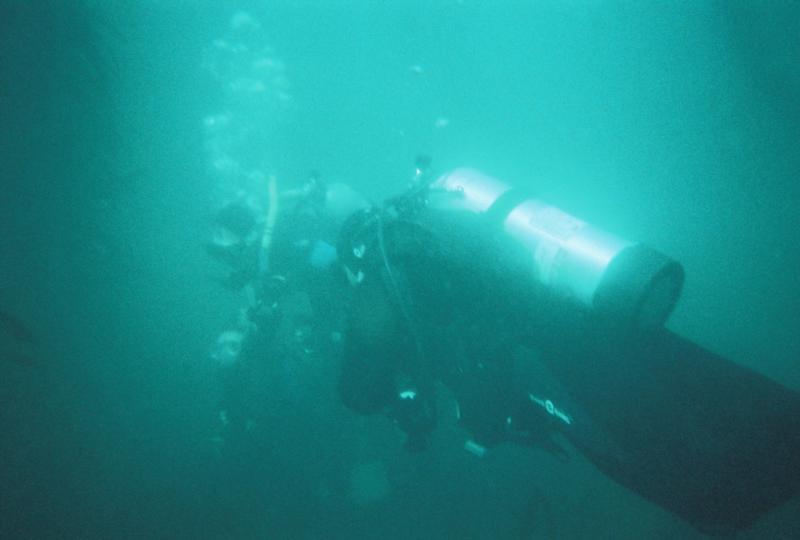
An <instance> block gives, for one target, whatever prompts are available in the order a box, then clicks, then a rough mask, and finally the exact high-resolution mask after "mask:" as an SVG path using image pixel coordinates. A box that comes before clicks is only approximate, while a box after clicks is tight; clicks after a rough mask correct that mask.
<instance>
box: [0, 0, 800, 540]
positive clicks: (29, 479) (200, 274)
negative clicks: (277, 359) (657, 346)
mask: <svg viewBox="0 0 800 540" xmlns="http://www.w3.org/2000/svg"><path fill="white" fill-rule="evenodd" d="M240 9H245V10H247V11H248V12H249V13H251V14H252V15H253V16H254V17H256V18H257V19H258V20H259V21H260V22H261V25H262V29H261V30H262V32H263V35H264V36H265V39H266V40H267V41H268V42H269V45H270V47H271V49H272V51H273V53H272V56H271V58H273V59H274V60H276V61H279V62H281V63H282V65H283V67H282V68H281V72H282V74H283V76H284V77H285V81H286V85H287V86H286V88H285V90H286V94H287V96H286V99H285V100H284V101H282V102H281V103H280V104H277V105H276V104H275V103H274V102H270V103H272V105H270V106H273V107H274V108H273V109H271V111H270V113H269V114H268V115H266V116H265V117H263V118H259V122H262V124H260V125H261V128H260V129H263V133H264V137H265V138H264V144H263V157H260V158H259V159H261V160H262V161H261V164H262V165H263V166H264V167H265V168H267V169H268V172H270V173H274V174H276V175H277V176H278V178H279V181H280V182H281V183H282V184H284V185H296V184H297V183H298V182H300V181H301V180H302V179H304V178H305V177H306V175H307V173H308V171H310V170H312V169H315V170H319V171H321V172H322V173H323V174H324V175H325V176H326V177H328V178H332V179H342V180H346V181H347V182H349V183H350V184H352V185H353V186H354V187H356V188H358V189H359V190H361V191H362V192H364V193H365V194H366V195H367V196H368V197H370V198H372V199H374V200H379V199H381V198H383V197H386V196H389V195H391V194H393V193H396V192H398V191H400V190H402V189H403V187H404V186H405V183H406V181H407V179H408V176H409V173H410V170H411V167H412V165H413V161H414V158H415V156H416V155H417V154H419V153H426V154H429V155H430V156H432V158H433V162H434V165H435V167H436V169H437V170H440V171H444V170H447V169H449V168H452V167H456V166H462V165H467V166H471V167H476V168H479V169H482V170H485V171H486V172H488V173H490V174H492V175H494V176H497V177H500V178H503V179H505V180H507V181H509V182H511V183H514V184H515V185H520V186H527V187H529V188H531V189H532V190H535V192H536V193H538V194H540V196H541V198H543V199H545V200H548V201H550V202H552V203H554V204H557V205H558V206H560V207H561V208H564V209H566V210H568V211H570V212H571V213H573V214H575V215H577V216H580V217H582V218H584V219H586V220H588V221H590V222H592V223H595V224H597V225H599V226H601V227H603V228H605V229H607V230H610V231H614V232H616V233H618V234H620V235H622V236H624V237H627V238H632V239H639V240H643V241H646V242H647V243H649V244H650V245H653V246H656V247H657V248H659V249H660V250H661V251H663V252H665V253H668V254H669V255H671V256H672V257H674V258H675V259H677V260H679V261H681V262H682V263H683V265H684V266H685V269H686V273H687V281H686V288H685V290H684V294H683V297H682V299H681V302H680V303H679V305H678V308H677V309H676V311H675V313H674V315H673V316H672V319H671V321H670V323H669V326H670V328H671V329H672V330H674V331H676V332H678V333H680V334H682V335H684V336H686V337H688V338H690V339H692V340H694V341H697V342H698V343H700V344H702V345H704V346H706V347H709V348H711V349H712V350H714V351H717V352H719V353H721V354H723V355H725V356H727V357H729V358H731V359H732V360H734V361H736V362H740V363H742V364H744V365H747V366H749V367H751V368H753V369H755V370H757V371H759V372H761V373H763V374H765V375H767V376H769V377H771V378H773V379H775V380H777V381H779V382H781V383H783V384H785V385H787V386H789V387H791V388H793V389H795V390H800V367H798V363H797V362H796V359H797V358H798V357H800V332H798V331H797V329H798V328H800V288H798V278H797V269H798V267H800V248H799V247H798V240H800V233H798V230H800V223H799V222H798V221H799V220H798V217H797V208H798V206H799V205H800V184H799V183H798V181H797V180H798V178H800V146H799V145H798V141H800V71H798V69H797V66H798V65H800V6H799V5H798V4H797V3H796V2H790V1H788V0H787V1H774V2H766V3H756V2H744V1H733V2H724V1H719V2H712V1H709V2H688V1H687V2H654V1H653V2H611V1H608V2H606V1H589V0H587V1H564V2H522V1H514V2H510V1H509V2H505V1H495V2H491V1H483V2H479V1H470V0H463V1H432V2H411V1H399V2H365V1H364V2H361V1H359V2H356V1H353V2H349V1H344V0H333V1H331V2H324V1H322V0H320V1H319V2H311V1H303V0H300V1H296V2H290V1H288V0H285V1H279V2H256V1H250V2H210V1H207V2H202V1H189V0H172V1H166V0H165V1H162V2H156V1H148V0H142V1H138V2H137V1H133V0H130V1H114V2H100V1H89V0H86V1H83V2H81V1H73V2H69V1H66V0H64V1H51V2H25V1H23V0H4V1H2V2H0V123H1V125H0V182H2V184H1V185H0V189H1V190H2V191H0V226H1V228H0V309H2V310H4V311H8V312H11V313H14V314H16V315H17V316H18V317H19V318H21V319H22V320H24V321H26V322H27V323H28V324H29V325H30V326H31V330H32V331H33V332H34V333H35V334H36V336H37V343H36V350H35V359H34V362H32V363H31V364H30V365H20V364H18V363H14V362H2V364H0V426H2V428H3V434H2V437H0V486H2V488H0V537H3V538H236V539H238V538H247V539H249V538H464V539H466V538H519V537H520V534H521V531H522V532H523V533H524V534H526V535H527V536H524V537H526V538H528V537H532V538H577V539H583V538H586V539H588V538H592V539H595V538H615V539H616V538H700V536H699V534H698V533H695V532H693V531H692V530H691V529H690V528H689V527H688V526H687V525H686V524H684V523H681V522H679V521H677V520H676V519H675V518H673V517H672V516H670V515H669V514H667V513H666V512H665V511H663V510H661V509H659V508H657V507H655V506H653V505H651V504H649V503H646V502H644V501H642V500H641V499H639V498H638V497H636V496H635V495H633V494H632V493H630V492H628V491H626V490H624V489H622V488H621V487H619V486H617V485H615V484H613V483H612V482H611V481H610V480H608V479H607V478H606V477H604V476H602V475H601V474H600V473H598V472H597V471H596V470H595V469H594V468H593V467H591V466H590V465H589V464H588V463H586V462H584V461H583V460H582V459H581V458H579V457H578V458H576V459H575V460H573V462H571V463H567V464H564V463H561V462H559V461H557V460H555V459H554V458H553V457H552V456H550V455H549V454H547V453H545V452H543V451H540V450H526V449H519V448H511V447H502V448H500V449H498V450H497V451H496V452H495V453H492V454H490V456H488V457H487V458H485V459H483V460H478V459H476V458H475V457H474V456H472V455H470V454H468V453H466V452H464V451H463V449H462V447H461V442H462V439H460V438H459V436H460V435H459V434H458V433H457V432H456V431H455V429H454V428H447V427H445V428H443V429H442V430H440V433H439V434H437V437H436V440H435V441H434V444H433V448H432V450H431V451H429V452H427V453H425V454H423V455H422V456H419V455H408V454H405V453H403V451H402V450H401V448H400V447H401V440H400V439H399V438H398V437H399V435H398V434H397V433H396V432H395V431H394V429H393V428H392V426H390V425H388V424H387V423H386V422H385V421H382V420H381V419H367V420H364V419H359V418H355V417H353V416H352V415H351V414H350V413H349V412H347V411H345V410H343V408H342V407H341V405H339V404H338V403H337V402H336V397H335V395H333V394H328V393H326V391H325V389H326V388H327V386H325V385H324V384H323V385H320V386H319V388H317V387H310V388H309V389H307V391H305V392H299V393H298V395H297V396H296V400H295V401H293V402H291V403H281V404H279V405H277V406H276V407H278V409H277V410H276V412H275V415H274V416H275V417H274V418H272V417H270V418H272V419H273V420H274V421H275V422H276V423H275V424H274V426H273V427H271V429H273V430H274V437H270V438H269V439H268V440H269V444H267V445H266V446H258V447H254V448H250V449H248V450H246V451H242V453H241V455H238V456H237V457H236V458H235V459H232V460H230V459H229V460H221V459H219V456H218V455H217V454H216V453H215V449H214V447H213V444H212V442H211V440H210V439H211V438H212V435H213V429H214V428H213V426H214V422H215V414H216V409H215V407H216V400H217V398H218V396H217V393H218V388H217V380H216V371H215V367H214V366H213V365H212V364H211V363H210V362H209V360H208V348H209V346H210V344H211V343H212V342H213V339H214V337H215V336H216V334H217V333H218V332H219V331H220V329H221V328H223V327H224V325H225V324H227V323H228V322H229V321H230V318H231V313H232V312H235V310H236V308H237V306H238V305H240V303H241V298H240V297H237V296H235V295H231V293H229V292H228V291H225V290H224V289H222V288H220V287H219V285H218V283H217V282H216V281H215V275H216V274H217V273H218V270H219V268H218V267H217V266H216V265H215V264H214V263H213V261H210V260H209V258H208V257H207V255H206V253H205V252H204V251H203V249H202V244H203V242H205V241H206V240H207V239H208V237H209V235H210V231H211V225H210V222H211V216H212V212H213V209H214V207H215V203H216V201H215V199H214V193H215V188H216V187H217V185H218V183H219V178H218V177H217V176H215V173H214V171H213V170H212V169H211V168H210V167H209V156H208V152H207V151H206V149H205V147H204V144H205V142H206V141H205V139H204V134H203V129H202V119H203V118H205V117H207V116H208V115H210V114H215V113H217V112H219V111H220V110H222V109H223V108H224V107H225V101H224V96H222V95H221V93H220V89H219V85H218V84H217V82H216V81H215V80H214V79H213V78H212V77H211V76H210V75H209V73H208V71H207V70H205V69H204V67H203V62H204V58H205V55H207V53H208V50H209V46H210V44H211V43H212V42H213V40H214V39H217V38H219V37H220V36H224V35H225V33H226V32H227V28H228V22H229V20H230V17H231V15H232V14H233V13H235V12H236V11H237V10H240ZM267 124H268V126H267ZM259 155H260V156H261V154H259ZM328 367H329V366H325V367H321V368H320V370H321V371H320V373H328V372H329V369H328ZM312 390H313V391H312ZM765 406H769V405H768V404H765ZM796 510H797V504H796V503H795V504H790V505H789V507H788V508H785V509H780V510H779V511H778V512H776V513H775V514H774V515H771V516H768V517H767V518H766V519H765V520H764V521H763V522H762V523H760V524H758V525H757V526H756V527H755V528H754V529H753V530H751V531H748V532H747V533H744V534H743V535H742V536H741V537H742V538H791V537H793V536H792V534H793V532H792V531H795V530H796V529H797V527H798V525H799V524H798V518H797V517H796V515H795V514H797V512H796ZM797 515H800V514H797ZM531 516H533V517H531Z"/></svg>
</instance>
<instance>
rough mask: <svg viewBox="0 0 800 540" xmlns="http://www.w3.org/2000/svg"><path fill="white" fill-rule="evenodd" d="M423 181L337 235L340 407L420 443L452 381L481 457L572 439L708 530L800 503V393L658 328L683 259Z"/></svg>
mask: <svg viewBox="0 0 800 540" xmlns="http://www.w3.org/2000/svg"><path fill="white" fill-rule="evenodd" d="M419 180H420V181H418V182H415V183H413V185H412V187H411V188H410V190H409V191H408V192H407V193H406V194H403V195H402V196H400V197H395V198H393V199H390V200H389V201H388V202H387V203H386V204H385V205H384V206H382V207H380V208H372V209H368V210H363V211H360V212H358V213H356V214H354V215H353V216H351V218H350V219H349V220H348V221H347V222H346V223H345V224H344V226H343V228H342V232H341V235H340V239H339V242H338V244H337V251H338V255H339V260H340V262H341V263H342V265H343V266H344V268H345V272H346V274H347V276H348V278H349V281H350V282H351V284H353V288H352V296H351V299H350V303H349V309H348V314H347V326H346V332H345V340H344V341H345V342H344V357H343V359H342V367H341V377H340V383H339V387H340V392H341V397H342V400H343V401H344V403H345V404H346V405H348V406H349V407H350V408H352V409H353V410H355V411H357V412H360V413H365V414H369V413H383V414H386V415H388V416H389V417H390V418H392V419H393V420H394V421H395V422H396V423H397V424H398V425H399V426H400V427H401V428H402V429H403V430H404V431H406V433H408V446H409V447H410V448H411V449H422V448H424V446H425V440H426V437H427V435H428V434H429V433H430V432H431V431H432V430H433V429H434V427H435V423H436V417H437V411H436V406H435V404H436V400H435V397H434V392H435V387H436V386H437V384H443V385H445V386H447V387H448V388H449V389H450V390H451V392H452V394H453V395H454V397H455V398H456V400H457V401H458V404H459V410H460V420H461V423H462V425H464V427H466V428H467V429H468V430H469V431H470V432H471V434H472V436H473V437H474V438H475V440H476V441H477V443H479V445H482V446H491V445H492V444H497V443H499V442H502V441H514V442H521V443H524V444H534V443H538V444H544V445H545V446H546V447H548V448H550V449H551V450H553V451H555V452H558V453H559V454H560V455H563V452H562V451H561V450H560V448H559V447H558V446H557V444H555V443H554V442H553V440H554V439H553V437H552V435H553V434H555V433H560V434H562V435H563V436H564V438H566V439H567V440H568V441H569V442H570V443H571V444H572V446H574V447H575V448H576V449H577V450H579V451H580V452H582V453H583V454H584V455H585V456H586V457H587V458H588V459H589V460H590V461H592V462H593V463H594V464H595V465H596V466H597V467H598V468H600V469H601V470H602V471H603V472H605V473H606V474H608V475H609V476H610V477H612V478H613V479H614V480H616V481H617V482H619V483H621V484H623V485H624V486H626V487H628V488H630V489H632V490H634V491H636V492H637V493H639V494H640V495H642V496H644V497H646V498H648V499H650V500H652V501H653V502H655V503H657V504H660V505H661V506H663V507H665V508H667V509H669V510H671V511H673V512H675V513H676V514H678V515H679V516H681V517H682V518H684V519H686V520H687V521H689V522H690V523H692V524H693V525H694V526H695V527H696V528H698V529H699V530H701V531H704V532H706V533H710V534H726V533H731V532H733V531H736V530H740V529H743V528H746V527H748V526H749V525H751V524H752V523H753V522H754V521H755V520H756V519H757V518H758V517H759V516H760V515H761V514H763V513H764V512H766V511H768V510H769V509H771V508H774V507H775V506H777V505H779V504H781V503H782V502H784V501H786V500H788V499H789V498H790V497H792V496H793V495H794V494H796V493H797V491H798V490H799V489H800V396H798V394H797V393H795V392H793V391H791V390H789V389H787V388H785V387H783V386H781V385H779V384H777V383H774V382H772V381H769V380H767V379H765V378H764V377H762V376H760V375H758V374H756V373H754V372H752V371H750V370H747V369H745V368H742V367H740V366H737V365H736V364H734V363H732V362H730V361H727V360H725V359H724V358H720V357H719V356H717V355H714V354H713V353H711V352H709V351H706V350H704V349H702V348H700V347H698V346H696V345H694V344H692V343H690V342H688V341H686V340H684V339H682V338H680V337H679V336H676V335H674V334H672V333H671V332H669V331H668V330H666V329H665V328H664V327H663V323H664V322H665V321H666V319H667V317H668V316H669V314H670V312H671V310H672V308H673V307H674V305H675V302H676V301H677V299H678V296H679V293H680V289H681V285H682V282H683V271H682V269H681V267H680V265H678V264H677V263H676V262H674V261H672V260H671V259H669V258H667V257H665V256H663V255H661V254H660V253H658V252H656V251H655V250H652V249H650V248H647V247H646V246H643V245H641V244H635V243H631V242H626V241H624V240H622V239H619V238H617V237H615V236H612V235H609V234H608V233H605V232H603V231H600V230H598V229H596V228H594V227H592V226H591V225H588V224H586V223H584V222H582V221H580V220H577V219H575V218H573V217H572V216H569V215H567V214H565V213H563V212H561V211H560V210H558V209H556V208H553V207H551V206H549V205H546V204H544V203H542V202H541V201H537V200H535V199H531V198H530V197H529V196H528V195H527V194H526V193H523V192H520V191H519V190H514V189H511V188H510V187H509V186H507V185H505V184H503V183H502V182H499V181H497V180H495V179H492V178H489V177H486V176H484V175H482V174H480V173H478V172H476V171H470V170H463V169H462V170H457V171H454V172H452V173H449V174H446V175H443V176H441V177H439V178H438V179H436V180H433V179H432V178H421V179H419ZM520 348H523V350H525V349H527V350H528V351H529V352H528V353H522V354H521V356H522V357H521V358H520V353H519V352H518V351H519V350H520ZM531 357H535V358H536V361H535V362H534V361H533V360H532V359H531ZM532 363H536V364H540V366H541V367H542V369H537V370H530V369H528V368H529V367H530V364H532ZM534 372H535V373H534ZM765 403H770V404H771V406H769V407H764V404H765Z"/></svg>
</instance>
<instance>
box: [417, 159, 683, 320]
mask: <svg viewBox="0 0 800 540" xmlns="http://www.w3.org/2000/svg"><path fill="white" fill-rule="evenodd" d="M427 204H428V208H429V209H431V210H439V211H444V212H456V213H458V212H466V213H468V214H477V215H480V216H483V217H484V218H486V219H487V220H488V222H489V223H488V224H487V225H488V226H489V227H494V229H495V231H497V230H501V231H502V235H503V236H505V238H506V239H507V240H510V241H511V242H512V243H513V244H515V246H516V247H518V248H520V250H521V251H522V252H524V256H525V258H527V259H528V260H527V261H526V266H527V267H529V268H530V269H531V272H529V275H527V276H526V279H528V280H530V284H531V285H533V284H535V285H536V286H539V287H544V288H546V289H547V290H549V291H551V292H552V293H554V294H555V295H556V297H560V298H562V299H564V300H566V301H571V302H573V303H578V304H580V305H581V306H583V307H584V308H586V309H588V310H590V311H592V312H593V313H595V314H596V315H598V316H600V317H601V318H602V319H603V320H605V321H608V322H610V323H611V324H612V326H614V327H617V328H620V329H625V330H637V331H638V330H645V331H646V330H651V329H655V328H659V327H661V326H662V325H663V324H664V323H665V322H666V320H667V318H668V317H669V315H670V313H671V312H672V310H673V308H674V307H675V304H676V303H677V301H678V298H679V296H680V292H681V289H682V286H683V280H684V272H683V268H682V266H681V265H680V264H679V263H678V262H676V261H675V260H673V259H671V258H669V257H667V256H666V255H664V254H662V253H660V252H658V251H656V250H655V249H653V248H651V247H649V246H646V245H644V244H641V243H637V242H632V241H629V240H625V239H623V238H620V237H618V236H615V235H613V234H611V233H608V232H606V231H603V230H601V229H600V228H598V227H595V226H593V225H591V224H589V223H586V222H584V221H582V220H580V219H578V218H576V217H574V216H571V215H570V214H568V213H566V212H564V211H562V210H560V209H559V208H556V207H555V206H552V205H550V204H547V203H545V202H543V201H541V200H538V199H535V198H533V197H530V196H529V195H528V194H527V193H526V192H525V191H523V190H519V189H515V188H512V187H511V186H510V185H508V184H506V183H505V182H502V181H500V180H497V179H495V178H492V177H490V176H487V175H485V174H483V173H481V172H478V171H476V170H473V169H467V168H461V169H456V170H454V171H451V172H449V173H446V174H444V175H442V176H440V177H439V178H438V179H436V180H434V181H433V182H432V183H431V184H429V187H428V197H427ZM523 285H524V284H523Z"/></svg>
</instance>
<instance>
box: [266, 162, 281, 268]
mask: <svg viewBox="0 0 800 540" xmlns="http://www.w3.org/2000/svg"><path fill="white" fill-rule="evenodd" d="M267 197H268V201H267V220H266V221H265V222H264V234H263V235H262V236H261V253H262V254H264V256H266V255H267V254H268V253H269V247H270V245H271V244H272V234H273V232H274V230H275V223H276V222H277V221H278V211H279V206H278V202H279V201H278V199H279V198H280V197H279V196H278V179H277V178H276V177H275V175H274V174H271V175H269V178H268V179H267Z"/></svg>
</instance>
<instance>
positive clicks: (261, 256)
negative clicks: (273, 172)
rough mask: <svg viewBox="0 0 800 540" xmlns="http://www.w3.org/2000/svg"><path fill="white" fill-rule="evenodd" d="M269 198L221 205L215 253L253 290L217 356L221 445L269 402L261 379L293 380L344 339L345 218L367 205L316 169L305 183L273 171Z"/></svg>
mask: <svg viewBox="0 0 800 540" xmlns="http://www.w3.org/2000/svg"><path fill="white" fill-rule="evenodd" d="M266 187H267V190H266V191H267V193H268V199H267V204H265V205H257V204H253V203H251V202H250V201H252V200H254V199H255V198H254V197H250V198H246V197H240V198H239V199H237V200H234V201H232V202H231V203H229V204H227V205H225V206H223V207H222V208H221V209H220V210H219V212H218V213H217V216H216V219H215V222H216V225H217V230H216V231H215V234H214V241H213V242H212V243H210V244H209V245H207V250H208V252H209V253H210V254H211V255H212V256H214V257H215V258H217V259H218V260H220V261H221V262H223V263H225V265H226V266H227V268H228V271H229V278H228V279H227V281H226V284H227V285H228V286H230V287H232V288H234V289H237V290H244V291H245V292H246V294H245V296H246V298H247V300H246V304H245V305H243V306H242V307H241V308H240V310H239V313H238V314H237V316H236V318H235V321H234V323H233V325H232V327H231V328H228V329H226V330H224V331H223V332H221V333H220V334H219V336H218V337H217V339H216V341H215V342H214V344H213V345H212V348H211V352H210V356H211V358H212V359H213V360H214V361H215V362H216V364H217V365H218V367H219V378H220V388H221V398H220V405H219V426H218V428H219V434H218V435H217V436H215V437H214V440H215V442H216V443H219V444H221V443H223V442H225V440H226V439H230V437H231V436H239V435H241V434H243V433H245V432H247V431H250V430H251V428H252V425H253V421H254V420H253V419H254V418H256V417H257V416H258V415H259V413H260V409H263V407H264V396H263V395H260V394H262V393H263V389H262V388H261V386H266V385H262V384H260V383H261V382H263V381H266V380H269V381H271V384H270V385H269V386H270V387H271V388H276V387H279V386H280V385H276V384H274V382H275V380H276V379H284V381H285V382H286V384H284V386H291V385H292V384H293V383H292V382H291V381H287V380H288V379H292V378H293V377H294V375H293V374H292V369H293V368H292V366H291V364H293V363H298V361H300V360H301V359H302V358H304V357H306V356H308V355H309V354H311V353H315V354H325V353H327V352H329V351H330V350H331V349H332V348H334V347H335V346H336V343H335V341H336V339H335V337H336V336H338V335H339V333H340V331H341V313H342V309H341V306H342V302H343V299H342V298H341V297H340V296H337V294H336V291H341V292H344V291H345V290H346V289H345V287H344V286H343V285H338V284H337V282H343V281H344V277H343V276H342V274H341V272H340V271H339V269H338V267H336V265H335V264H334V263H335V261H336V249H335V247H334V243H335V241H336V235H337V233H338V229H339V225H340V223H341V221H342V220H343V218H344V217H345V216H349V215H350V214H352V213H353V212H355V211H356V210H357V209H359V208H363V207H366V206H367V203H366V201H365V200H364V199H363V198H361V197H360V195H358V194H357V193H356V192H355V191H354V190H352V189H351V188H349V187H348V186H347V185H345V184H341V183H337V182H331V183H327V182H324V181H323V180H322V179H321V177H320V175H319V174H318V173H316V172H312V173H311V174H310V176H309V178H308V179H307V181H306V182H305V183H304V184H302V185H301V186H300V187H298V188H296V189H287V190H284V191H280V190H279V189H278V185H277V180H276V179H275V178H274V177H270V178H269V179H268V184H267V186H266Z"/></svg>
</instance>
